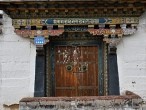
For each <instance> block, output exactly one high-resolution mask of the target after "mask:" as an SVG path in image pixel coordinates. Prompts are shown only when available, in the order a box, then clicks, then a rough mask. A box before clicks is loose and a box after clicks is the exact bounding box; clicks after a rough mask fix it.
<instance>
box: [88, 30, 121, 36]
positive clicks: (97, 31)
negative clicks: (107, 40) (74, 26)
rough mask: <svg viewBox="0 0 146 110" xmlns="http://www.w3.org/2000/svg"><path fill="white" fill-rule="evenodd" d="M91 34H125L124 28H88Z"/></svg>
mask: <svg viewBox="0 0 146 110" xmlns="http://www.w3.org/2000/svg"><path fill="white" fill-rule="evenodd" d="M88 31H89V32H90V34H93V35H112V34H114V35H118V34H123V30H122V29H88Z"/></svg>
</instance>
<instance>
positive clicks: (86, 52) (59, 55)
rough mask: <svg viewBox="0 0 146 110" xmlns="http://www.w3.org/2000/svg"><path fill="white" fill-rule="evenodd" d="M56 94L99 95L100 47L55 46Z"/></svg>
mask: <svg viewBox="0 0 146 110" xmlns="http://www.w3.org/2000/svg"><path fill="white" fill-rule="evenodd" d="M54 51H55V54H54V58H55V65H54V69H55V72H54V74H55V78H54V79H55V84H54V86H55V87H54V88H55V96H97V95H98V47H97V46H55V50H54Z"/></svg>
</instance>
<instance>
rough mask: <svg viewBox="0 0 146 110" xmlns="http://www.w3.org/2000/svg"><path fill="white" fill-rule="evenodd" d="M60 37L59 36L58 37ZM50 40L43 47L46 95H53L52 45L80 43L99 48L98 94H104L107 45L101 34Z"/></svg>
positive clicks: (105, 90)
mask: <svg viewBox="0 0 146 110" xmlns="http://www.w3.org/2000/svg"><path fill="white" fill-rule="evenodd" d="M58 39H60V38H58ZM58 39H55V40H51V41H50V42H49V43H48V44H47V45H46V48H45V50H46V51H45V52H46V53H45V55H46V67H45V68H46V75H45V76H46V81H45V87H46V88H45V92H46V96H55V76H54V73H55V69H54V68H55V65H54V62H55V60H54V54H55V52H54V47H55V46H58V45H60V46H72V45H80V46H97V47H98V50H99V54H98V65H99V66H98V88H99V89H98V96H102V95H105V92H107V89H106V86H107V85H105V82H104V81H105V74H107V70H105V69H107V67H106V66H107V62H106V61H105V60H107V59H106V56H107V48H106V47H107V46H106V44H105V43H104V42H103V37H102V36H100V37H99V36H97V37H93V36H91V38H84V39H82V40H79V39H78V40H76V38H75V39H74V40H69V41H68V40H67V39H65V40H62V41H60V40H58ZM106 84H107V83H106Z"/></svg>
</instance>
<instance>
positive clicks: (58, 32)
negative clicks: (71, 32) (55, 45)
mask: <svg viewBox="0 0 146 110" xmlns="http://www.w3.org/2000/svg"><path fill="white" fill-rule="evenodd" d="M63 32H64V29H59V30H49V35H50V36H59V35H61V34H62V33H63Z"/></svg>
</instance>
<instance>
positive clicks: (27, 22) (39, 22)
mask: <svg viewBox="0 0 146 110" xmlns="http://www.w3.org/2000/svg"><path fill="white" fill-rule="evenodd" d="M138 23H139V18H138V17H111V18H49V19H13V26H14V27H20V26H44V25H96V24H138Z"/></svg>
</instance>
